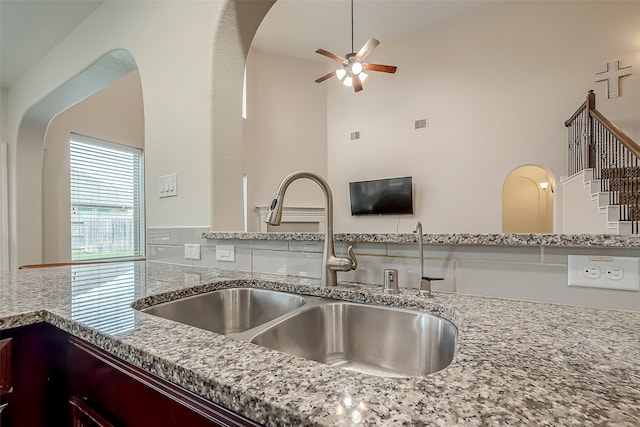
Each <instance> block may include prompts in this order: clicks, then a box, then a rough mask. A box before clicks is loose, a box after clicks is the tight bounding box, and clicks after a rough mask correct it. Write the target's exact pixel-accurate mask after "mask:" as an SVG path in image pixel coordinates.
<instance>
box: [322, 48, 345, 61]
mask: <svg viewBox="0 0 640 427" xmlns="http://www.w3.org/2000/svg"><path fill="white" fill-rule="evenodd" d="M316 53H319V54H320V55H324V56H326V57H327V58H331V59H333V60H334V61H338V62H339V63H341V64H342V63H343V62H345V61H346V59H344V58H343V57H341V56H338V55H336V54H335V53H333V52H329V51H328V50H324V49H318V50H316Z"/></svg>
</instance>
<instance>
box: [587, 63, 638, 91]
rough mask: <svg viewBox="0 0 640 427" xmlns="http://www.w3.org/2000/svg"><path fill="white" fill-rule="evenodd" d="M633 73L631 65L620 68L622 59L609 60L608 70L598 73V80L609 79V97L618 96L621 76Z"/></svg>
mask: <svg viewBox="0 0 640 427" xmlns="http://www.w3.org/2000/svg"><path fill="white" fill-rule="evenodd" d="M629 74H631V67H624V68H620V61H615V62H607V71H603V72H602V73H596V81H597V82H602V81H605V80H606V81H607V98H609V99H611V98H617V97H618V96H620V95H619V90H618V81H619V79H620V77H624V76H628V75H629Z"/></svg>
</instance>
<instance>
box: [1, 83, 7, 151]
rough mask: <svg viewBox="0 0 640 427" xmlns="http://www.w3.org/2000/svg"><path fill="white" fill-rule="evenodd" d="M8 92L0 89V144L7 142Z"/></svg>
mask: <svg viewBox="0 0 640 427" xmlns="http://www.w3.org/2000/svg"><path fill="white" fill-rule="evenodd" d="M8 99H9V92H8V91H7V89H5V88H0V142H6V141H7V132H8V129H7V102H8Z"/></svg>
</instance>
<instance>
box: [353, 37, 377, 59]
mask: <svg viewBox="0 0 640 427" xmlns="http://www.w3.org/2000/svg"><path fill="white" fill-rule="evenodd" d="M379 44H380V42H379V41H378V40H376V39H374V38H370V39H369V40H368V41H367V42H366V43H365V44H364V46H362V48H360V50H359V51H358V53H356V59H357V60H358V61H364V58H366V57H367V55H369V54H370V53H371V51H372V50H373V49H375V48H376V46H378V45H379Z"/></svg>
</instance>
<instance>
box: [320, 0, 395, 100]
mask: <svg viewBox="0 0 640 427" xmlns="http://www.w3.org/2000/svg"><path fill="white" fill-rule="evenodd" d="M379 44H380V42H379V41H378V40H376V39H374V38H370V39H369V40H368V41H367V42H366V43H365V44H364V46H362V47H361V48H360V50H359V51H358V53H355V52H354V51H353V50H354V49H353V0H351V53H347V54H346V55H345V56H344V58H343V57H341V56H338V55H336V54H335V53H332V52H329V51H328V50H324V49H318V50H316V53H319V54H320V55H324V56H326V57H327V58H330V59H333V60H334V61H337V62H339V63H340V64H342V68H338V69H337V70H335V71H332V72H330V73H327V74H325V75H324V76H322V77H320V78H318V79H316V83H322V82H323V81H325V80H327V79H330V78H331V77H333V76H336V77H337V78H338V80H340V81H341V82H342V83H343V84H344V85H345V86H353V90H354V91H356V92H360V91H361V90H362V89H363V88H362V82H364V80H365V79H366V78H367V76H368V75H367V73H365V72H364V70H367V71H380V72H383V73H391V74H394V73H395V72H396V70H397V69H398V67H396V66H394V65H381V64H368V63H365V62H364V60H365V58H366V57H367V56H368V55H369V54H370V53H371V52H372V51H373V49H375V48H376V46H378V45H379Z"/></svg>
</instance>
